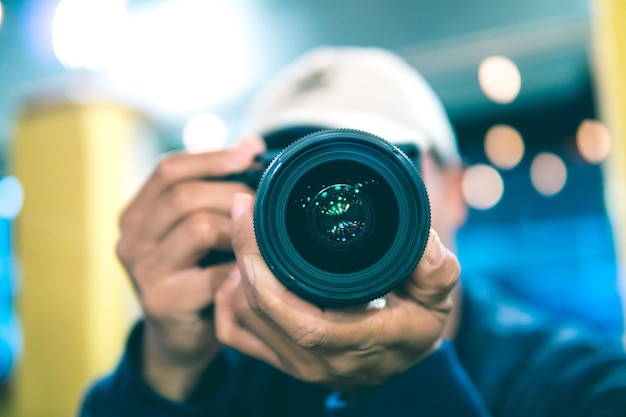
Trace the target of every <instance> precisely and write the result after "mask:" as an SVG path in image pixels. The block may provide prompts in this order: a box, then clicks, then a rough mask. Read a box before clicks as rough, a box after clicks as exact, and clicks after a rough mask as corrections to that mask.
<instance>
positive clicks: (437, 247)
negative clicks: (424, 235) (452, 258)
mask: <svg viewBox="0 0 626 417" xmlns="http://www.w3.org/2000/svg"><path fill="white" fill-rule="evenodd" d="M444 253H445V247H444V246H443V243H441V239H439V234H438V233H437V232H436V231H435V230H434V229H430V236H429V237H428V243H427V244H426V251H425V253H424V261H426V263H428V264H429V265H431V266H436V265H439V264H441V260H442V258H443V255H444Z"/></svg>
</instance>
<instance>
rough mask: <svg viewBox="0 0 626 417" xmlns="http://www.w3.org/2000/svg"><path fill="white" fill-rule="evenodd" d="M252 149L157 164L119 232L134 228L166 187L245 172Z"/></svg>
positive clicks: (182, 157)
mask: <svg viewBox="0 0 626 417" xmlns="http://www.w3.org/2000/svg"><path fill="white" fill-rule="evenodd" d="M257 150H258V149H257V148H255V147H236V148H232V149H228V150H221V151H216V152H205V153H177V154H174V155H171V156H169V157H168V158H166V159H163V160H162V161H160V162H159V164H158V165H157V167H156V168H155V170H154V171H153V173H152V174H151V176H150V177H149V178H148V180H147V182H146V184H145V185H144V187H143V188H142V189H141V190H140V191H139V193H138V194H137V196H136V197H135V199H134V200H133V201H132V202H131V204H130V205H129V206H128V207H127V209H126V210H125V211H124V214H123V215H122V217H121V219H120V227H121V228H122V229H124V228H126V227H129V226H132V225H134V224H136V223H137V222H138V221H139V220H140V219H141V217H142V216H143V214H144V212H145V211H147V210H149V209H150V208H151V207H152V206H153V203H154V200H155V199H156V198H157V197H158V196H159V195H161V194H162V193H163V192H165V190H167V189H168V188H169V187H171V186H172V185H174V184H175V183H178V182H180V181H184V180H190V179H200V178H221V177H225V176H226V175H228V174H232V173H235V172H241V171H243V170H245V169H247V168H248V167H249V166H250V165H251V164H252V161H253V159H254V156H255V155H256V152H257Z"/></svg>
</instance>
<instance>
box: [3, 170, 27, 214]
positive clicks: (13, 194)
mask: <svg viewBox="0 0 626 417" xmlns="http://www.w3.org/2000/svg"><path fill="white" fill-rule="evenodd" d="M23 202H24V191H23V190H22V184H21V183H20V181H19V180H18V179H17V178H15V177H12V176H8V177H4V178H2V179H0V217H3V218H5V219H12V218H14V217H15V216H17V215H18V214H19V212H20V210H21V209H22V203H23Z"/></svg>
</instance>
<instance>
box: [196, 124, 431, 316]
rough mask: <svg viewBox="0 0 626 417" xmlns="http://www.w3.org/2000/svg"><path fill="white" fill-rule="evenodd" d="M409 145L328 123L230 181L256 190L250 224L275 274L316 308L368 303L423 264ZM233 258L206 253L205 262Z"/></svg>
mask: <svg viewBox="0 0 626 417" xmlns="http://www.w3.org/2000/svg"><path fill="white" fill-rule="evenodd" d="M418 164H419V150H418V148H417V147H416V146H415V145H413V144H409V143H407V144H402V145H398V146H396V145H393V144H391V143H389V142H387V141H386V140H384V139H382V138H380V137H378V136H375V135H372V134H370V133H366V132H362V131H358V130H352V129H327V130H321V131H318V132H315V133H312V134H309V135H306V136H304V137H302V138H300V139H298V140H296V141H295V142H293V143H292V144H291V145H289V146H287V147H286V148H284V149H270V150H269V151H268V152H266V153H265V154H263V155H260V156H259V157H258V158H257V160H256V161H255V166H254V167H253V168H252V169H250V170H248V171H246V172H243V173H239V174H236V175H232V176H229V177H227V178H226V179H227V180H229V181H237V182H240V183H243V184H246V185H248V186H249V187H250V188H252V189H255V190H256V191H257V195H256V200H255V205H254V229H255V235H256V239H257V243H258V246H259V250H260V252H261V254H262V256H263V258H264V259H265V261H266V263H267V265H268V267H269V268H270V270H271V271H272V272H273V274H274V275H275V276H276V277H277V278H278V279H279V280H280V281H281V282H282V283H283V284H284V285H285V286H286V287H287V288H289V289H290V290H291V291H293V292H294V293H296V294H297V295H299V296H300V297H302V298H304V299H306V300H308V301H310V302H313V303H315V304H317V305H318V306H320V307H344V306H351V305H357V304H362V303H366V302H369V301H371V300H374V299H376V298H379V297H381V296H384V295H385V294H387V293H388V292H390V291H392V290H393V289H394V288H395V287H397V286H398V285H399V284H400V283H401V282H403V281H404V280H405V279H406V278H407V277H408V276H409V275H410V274H411V272H412V271H413V269H414V268H415V266H416V265H417V263H418V262H419V260H420V258H421V256H422V253H423V251H424V249H425V247H426V242H427V240H428V234H429V230H430V205H429V200H428V194H427V192H426V187H425V185H424V183H423V181H422V179H421V176H420V174H419V170H418ZM231 259H233V256H232V254H229V253H224V252H210V253H209V254H208V255H207V256H206V257H205V258H204V259H203V260H202V261H201V264H202V265H203V266H207V265H211V264H214V263H217V262H224V261H226V260H231Z"/></svg>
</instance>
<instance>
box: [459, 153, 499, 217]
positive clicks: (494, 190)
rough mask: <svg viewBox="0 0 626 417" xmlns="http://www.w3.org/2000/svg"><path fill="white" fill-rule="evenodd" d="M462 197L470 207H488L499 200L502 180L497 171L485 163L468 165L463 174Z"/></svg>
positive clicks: (484, 208)
mask: <svg viewBox="0 0 626 417" xmlns="http://www.w3.org/2000/svg"><path fill="white" fill-rule="evenodd" d="M462 189H463V197H464V198H465V201H466V202H467V204H468V205H469V206H470V207H473V208H475V209H479V210H486V209H489V208H491V207H493V206H495V205H496V204H498V202H499V201H500V199H501V198H502V194H503V192H504V182H503V181H502V177H501V176H500V173H498V171H497V170H496V169H495V168H493V167H491V166H489V165H485V164H476V165H473V166H471V167H469V168H468V169H467V170H466V171H465V173H464V175H463V184H462Z"/></svg>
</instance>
